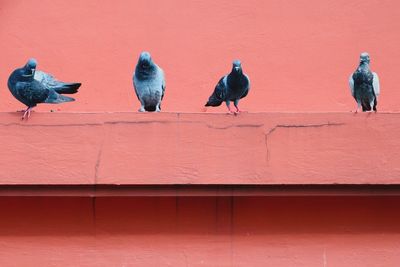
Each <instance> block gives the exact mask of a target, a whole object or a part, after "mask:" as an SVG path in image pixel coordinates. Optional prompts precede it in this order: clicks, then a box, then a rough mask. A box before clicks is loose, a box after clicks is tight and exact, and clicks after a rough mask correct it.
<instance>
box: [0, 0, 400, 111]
mask: <svg viewBox="0 0 400 267" xmlns="http://www.w3.org/2000/svg"><path fill="white" fill-rule="evenodd" d="M399 17H400V4H399V2H398V1H396V0H368V1H365V0H353V1H348V0H335V1H327V0H323V1H321V0H298V1H281V0H218V1H212V0H210V1H187V0H169V1H164V0H151V1H149V0H137V1H128V0H117V1H115V0H107V1H97V0H86V1H80V0H73V1H66V0H43V1H33V0H27V1H22V0H1V1H0V41H1V50H0V58H1V61H0V85H1V87H0V111H14V110H17V109H21V107H22V105H21V104H20V103H18V102H17V101H16V100H15V99H13V97H12V96H11V95H10V93H9V92H8V89H7V87H6V84H7V83H6V82H7V78H8V76H9V74H10V72H11V71H12V70H13V69H14V68H16V67H18V66H22V65H23V64H25V62H26V61H27V59H28V58H29V57H35V58H37V60H38V62H39V65H38V67H39V68H40V69H43V70H46V71H48V72H50V73H52V74H54V75H56V77H58V78H60V79H62V80H67V81H80V82H82V83H83V86H82V87H81V90H80V92H79V94H78V95H76V98H77V100H78V101H77V102H75V103H68V104H64V105H59V106H57V107H55V106H49V105H47V106H43V107H41V108H39V109H40V110H42V111H49V110H50V109H60V110H62V111H136V110H137V109H138V108H139V103H138V100H137V99H136V96H135V94H134V92H133V87H132V73H133V70H134V67H135V64H136V62H137V58H138V55H139V53H140V52H141V51H142V50H148V51H150V52H151V53H152V55H153V57H154V60H155V61H156V62H157V63H158V64H159V65H160V66H161V67H162V68H163V69H164V70H165V73H166V78H167V91H166V95H165V101H164V104H163V110H164V111H179V112H199V111H201V110H202V108H203V105H204V104H205V102H206V100H207V98H208V96H209V95H210V94H211V92H212V90H213V89H214V87H215V85H216V83H217V82H218V80H219V78H220V77H221V76H222V75H224V74H225V73H227V72H229V71H230V69H231V62H232V60H233V59H235V58H239V59H241V60H242V62H243V68H244V71H245V72H246V73H247V74H248V75H249V76H250V79H251V82H252V89H251V92H250V93H249V96H248V97H247V98H246V99H244V100H243V101H242V108H243V109H246V110H249V111H253V112H256V111H257V112H259V111H341V112H343V111H346V112H347V111H349V110H351V109H354V107H355V102H354V100H353V99H352V97H351V96H350V93H349V89H348V85H347V83H348V82H347V81H348V77H349V75H350V73H351V72H353V71H354V69H355V68H356V66H357V64H358V58H359V54H360V53H361V52H363V51H368V52H369V53H370V55H371V59H372V62H371V63H372V68H373V69H374V70H375V71H376V72H378V74H379V75H380V79H381V83H382V84H381V88H382V94H381V98H380V103H379V105H378V109H380V110H382V111H398V110H399V104H398V103H399V98H400V93H399V90H398V89H397V88H398V84H399V81H400V80H399V75H398V70H399V63H398V62H399V61H398V58H400V49H399V47H400V38H399V34H398V29H399V27H400V20H399ZM210 110H212V111H218V112H220V111H225V107H222V108H219V109H211V108H209V111H210Z"/></svg>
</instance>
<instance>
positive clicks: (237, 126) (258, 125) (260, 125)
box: [206, 124, 264, 130]
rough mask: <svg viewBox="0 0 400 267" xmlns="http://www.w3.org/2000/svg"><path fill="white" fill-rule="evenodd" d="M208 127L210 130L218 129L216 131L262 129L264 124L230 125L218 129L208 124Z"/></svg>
mask: <svg viewBox="0 0 400 267" xmlns="http://www.w3.org/2000/svg"><path fill="white" fill-rule="evenodd" d="M206 126H207V127H208V128H210V129H216V130H226V129H230V128H260V127H263V126H264V124H237V125H233V124H231V125H228V126H223V127H216V126H213V125H210V124H206Z"/></svg>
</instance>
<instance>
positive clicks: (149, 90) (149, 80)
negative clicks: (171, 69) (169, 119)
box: [133, 52, 165, 112]
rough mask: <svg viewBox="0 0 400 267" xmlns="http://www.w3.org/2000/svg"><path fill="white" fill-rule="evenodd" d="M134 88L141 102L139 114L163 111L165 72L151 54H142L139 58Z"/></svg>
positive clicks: (134, 77)
mask: <svg viewBox="0 0 400 267" xmlns="http://www.w3.org/2000/svg"><path fill="white" fill-rule="evenodd" d="M133 86H134V88H135V92H136V96H137V98H138V99H139V101H140V108H139V112H145V111H156V112H160V111H161V101H162V100H163V98H164V93H165V78H164V71H163V70H162V69H161V68H160V67H159V66H157V64H156V63H154V61H153V59H152V58H151V55H150V53H149V52H142V53H141V54H140V56H139V60H138V63H137V65H136V68H135V73H134V74H133Z"/></svg>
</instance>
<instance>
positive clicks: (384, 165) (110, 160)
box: [0, 112, 400, 185]
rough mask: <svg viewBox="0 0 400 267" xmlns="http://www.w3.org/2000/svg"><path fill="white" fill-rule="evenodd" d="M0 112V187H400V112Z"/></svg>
mask: <svg viewBox="0 0 400 267" xmlns="http://www.w3.org/2000/svg"><path fill="white" fill-rule="evenodd" d="M19 117H20V114H17V113H0V148H1V150H0V164H1V166H0V185H18V184H19V185H96V184H102V185H179V184H199V185H205V184H219V185H239V184H246V185H252V184H253V185H274V184H280V185H283V184H311V185H312V184H321V185H323V184H328V185H329V184H356V185H357V184H389V185H390V184H399V183H400V152H399V151H400V127H399V126H400V124H399V122H400V114H397V113H395V114H388V113H386V114H383V113H378V114H357V115H355V114H351V113H256V114H252V113H250V114H241V115H240V116H231V115H227V114H215V113H214V114H213V113H201V114H187V113H159V114H154V113H152V114H150V113H148V114H139V113H39V112H36V113H33V115H32V117H31V119H30V120H29V121H28V122H23V121H20V120H19Z"/></svg>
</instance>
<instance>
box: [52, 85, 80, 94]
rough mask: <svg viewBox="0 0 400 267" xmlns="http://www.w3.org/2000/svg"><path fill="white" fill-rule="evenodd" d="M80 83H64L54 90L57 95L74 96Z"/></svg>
mask: <svg viewBox="0 0 400 267" xmlns="http://www.w3.org/2000/svg"><path fill="white" fill-rule="evenodd" d="M80 86H81V83H65V84H63V85H62V86H60V87H56V88H54V90H55V91H56V92H57V93H59V94H75V93H77V92H78V89H79V87H80Z"/></svg>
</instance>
